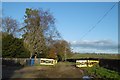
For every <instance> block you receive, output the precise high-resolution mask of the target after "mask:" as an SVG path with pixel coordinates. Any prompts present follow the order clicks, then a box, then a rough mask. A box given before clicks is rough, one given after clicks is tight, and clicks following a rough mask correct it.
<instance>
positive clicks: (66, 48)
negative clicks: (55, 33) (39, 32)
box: [54, 40, 71, 61]
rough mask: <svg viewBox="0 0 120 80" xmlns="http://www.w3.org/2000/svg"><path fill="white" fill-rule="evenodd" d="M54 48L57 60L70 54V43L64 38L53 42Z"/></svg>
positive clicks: (62, 59)
mask: <svg viewBox="0 0 120 80" xmlns="http://www.w3.org/2000/svg"><path fill="white" fill-rule="evenodd" d="M54 48H55V50H56V54H57V57H58V60H59V61H64V60H65V59H67V57H68V56H69V55H70V54H71V50H70V45H69V43H68V42H67V41H65V40H58V41H56V42H55V43H54Z"/></svg>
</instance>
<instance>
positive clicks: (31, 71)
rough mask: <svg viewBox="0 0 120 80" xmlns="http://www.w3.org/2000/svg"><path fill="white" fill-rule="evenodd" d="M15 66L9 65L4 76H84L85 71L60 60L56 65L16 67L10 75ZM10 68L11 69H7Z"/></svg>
mask: <svg viewBox="0 0 120 80" xmlns="http://www.w3.org/2000/svg"><path fill="white" fill-rule="evenodd" d="M12 68H14V67H8V68H6V69H5V70H4V71H5V72H4V74H6V75H5V76H4V77H6V78H8V77H11V78H82V76H83V75H84V71H83V70H82V69H79V68H76V67H75V65H73V64H71V63H69V62H67V63H64V62H59V63H58V64H57V65H55V66H30V67H23V68H21V69H16V70H14V72H13V75H11V76H9V75H10V74H11V73H10V72H11V70H13V69H12ZM7 69H9V70H7Z"/></svg>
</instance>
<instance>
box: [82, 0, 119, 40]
mask: <svg viewBox="0 0 120 80" xmlns="http://www.w3.org/2000/svg"><path fill="white" fill-rule="evenodd" d="M116 4H117V2H116V3H115V4H114V5H113V6H112V7H111V8H110V9H109V10H108V11H107V12H106V13H105V14H104V15H103V16H102V17H101V18H100V20H98V22H97V23H96V24H95V25H94V26H92V27H91V28H90V29H89V30H88V31H87V32H86V33H85V34H84V35H83V36H82V37H81V38H80V40H82V39H83V38H84V37H85V36H86V35H87V34H88V33H89V32H91V31H92V30H93V29H94V28H95V27H96V26H97V25H98V24H99V23H100V22H101V21H102V20H103V19H104V18H105V17H106V16H107V14H108V13H109V12H110V11H111V10H112V9H113V8H114V7H115V5H116Z"/></svg>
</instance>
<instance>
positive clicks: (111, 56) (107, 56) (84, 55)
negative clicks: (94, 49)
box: [67, 53, 120, 59]
mask: <svg viewBox="0 0 120 80" xmlns="http://www.w3.org/2000/svg"><path fill="white" fill-rule="evenodd" d="M67 58H68V59H79V58H104V59H120V54H95V53H91V54H89V53H82V54H80V53H77V54H72V56H70V57H67Z"/></svg>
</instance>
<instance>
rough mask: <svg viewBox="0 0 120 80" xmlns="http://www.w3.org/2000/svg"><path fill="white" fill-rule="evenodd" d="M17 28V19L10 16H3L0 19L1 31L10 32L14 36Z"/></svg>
mask: <svg viewBox="0 0 120 80" xmlns="http://www.w3.org/2000/svg"><path fill="white" fill-rule="evenodd" d="M18 28H19V23H18V21H17V20H15V19H13V18H11V17H5V18H3V19H2V31H3V32H6V33H8V34H12V35H13V36H14V37H15V36H16V32H17V30H18Z"/></svg>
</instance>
